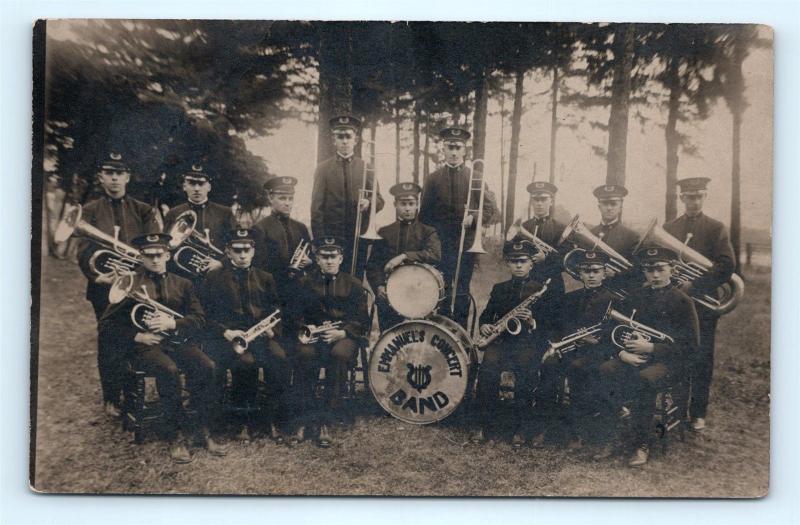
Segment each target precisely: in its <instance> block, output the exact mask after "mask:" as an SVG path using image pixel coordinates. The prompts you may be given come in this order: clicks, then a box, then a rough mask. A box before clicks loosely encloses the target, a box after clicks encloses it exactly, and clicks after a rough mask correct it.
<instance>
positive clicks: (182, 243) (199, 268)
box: [167, 210, 224, 276]
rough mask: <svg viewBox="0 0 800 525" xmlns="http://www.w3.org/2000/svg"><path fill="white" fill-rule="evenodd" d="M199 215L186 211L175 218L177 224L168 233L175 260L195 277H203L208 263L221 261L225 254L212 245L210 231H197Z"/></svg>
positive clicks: (182, 268) (176, 263) (178, 265)
mask: <svg viewBox="0 0 800 525" xmlns="http://www.w3.org/2000/svg"><path fill="white" fill-rule="evenodd" d="M196 226H197V214H196V213H195V212H194V210H186V211H185V212H183V213H181V214H180V215H178V216H177V217H176V218H175V223H174V224H173V225H172V226H171V227H170V229H169V231H168V232H167V233H168V234H169V235H170V237H172V239H171V240H170V242H169V248H170V250H175V253H174V255H173V259H174V260H175V265H176V266H177V267H178V268H180V269H181V270H183V271H185V272H188V273H190V274H193V275H198V276H199V275H202V274H203V272H205V271H206V268H207V266H208V263H209V262H211V261H212V260H219V259H220V258H221V257H222V256H223V255H224V253H223V252H222V250H220V249H219V248H217V247H216V246H214V245H213V244H212V243H211V236H210V235H209V230H208V229H206V231H205V232H204V233H199V232H198V231H197V227H196Z"/></svg>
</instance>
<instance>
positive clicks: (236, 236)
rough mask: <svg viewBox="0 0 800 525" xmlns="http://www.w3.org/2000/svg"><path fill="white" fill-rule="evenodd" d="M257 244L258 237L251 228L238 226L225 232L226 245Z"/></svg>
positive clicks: (247, 246)
mask: <svg viewBox="0 0 800 525" xmlns="http://www.w3.org/2000/svg"><path fill="white" fill-rule="evenodd" d="M255 245H256V238H255V235H253V230H251V229H248V228H237V229H235V230H230V231H229V232H228V233H226V234H225V246H227V247H228V248H249V247H251V246H255Z"/></svg>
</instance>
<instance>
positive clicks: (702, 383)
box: [664, 177, 736, 431]
mask: <svg viewBox="0 0 800 525" xmlns="http://www.w3.org/2000/svg"><path fill="white" fill-rule="evenodd" d="M710 180H711V179H709V178H706V177H693V178H689V179H682V180H679V181H678V186H679V187H680V199H681V202H682V203H683V206H684V210H685V212H684V214H683V215H681V216H680V217H678V218H677V219H675V220H673V221H670V222H668V223H665V224H664V229H665V230H666V231H667V232H669V233H670V234H671V235H672V236H673V237H675V238H677V239H679V240H680V241H683V242H685V243H686V244H687V246H689V247H690V248H692V249H694V250H697V251H698V252H700V254H702V255H705V256H706V257H708V258H709V259H711V261H712V262H713V263H714V267H713V269H712V270H711V271H710V272H708V274H707V275H704V276H703V277H700V278H698V279H695V280H694V281H693V282H692V283H691V284H690V285H686V286H684V287H682V288H681V289H682V290H683V291H684V292H686V293H687V294H688V293H691V294H693V295H694V294H695V293H696V292H700V293H706V294H709V295H712V296H713V295H714V292H715V290H716V288H717V287H718V286H719V285H721V284H723V283H725V282H727V281H728V280H729V279H730V278H731V275H732V274H733V270H734V266H735V261H736V259H735V258H734V255H733V247H732V246H731V242H730V239H729V237H728V230H727V228H726V227H725V225H723V224H722V223H721V222H719V221H717V220H714V219H712V218H711V217H708V216H706V215H704V214H703V204H704V203H705V200H706V195H707V191H708V190H707V186H708V182H709V181H710ZM697 313H698V316H699V318H700V346H699V347H698V351H697V353H696V354H695V355H694V359H693V362H692V366H691V371H690V374H691V385H692V387H691V390H692V400H691V403H690V407H689V411H690V413H691V417H692V428H693V429H694V430H697V431H701V430H703V429H704V428H705V426H706V410H707V408H708V392H709V389H710V388H711V377H712V373H713V370H714V337H715V334H716V331H717V319H719V314H717V313H715V312H714V311H712V310H710V309H708V308H706V307H704V306H698V307H697Z"/></svg>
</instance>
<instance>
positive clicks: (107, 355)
mask: <svg viewBox="0 0 800 525" xmlns="http://www.w3.org/2000/svg"><path fill="white" fill-rule="evenodd" d="M130 179H131V172H130V169H129V168H128V166H127V165H126V164H125V163H124V162H123V160H122V156H121V155H119V154H116V153H111V154H110V155H109V157H108V158H107V159H104V160H103V161H101V162H100V164H99V166H98V173H97V180H98V182H99V184H100V187H101V188H102V189H103V193H104V194H103V196H101V197H99V198H96V199H94V200H92V201H91V202H89V203H88V204H86V205H85V206H84V207H83V214H82V220H84V221H85V222H87V223H89V224H91V225H92V226H94V227H96V228H98V229H99V230H101V231H102V232H103V233H107V234H109V235H112V236H116V237H117V238H118V239H119V240H120V241H121V242H123V243H126V244H127V243H130V241H131V239H133V238H134V237H137V236H139V235H142V234H145V233H155V232H159V231H161V229H160V227H159V224H158V221H157V220H156V213H155V211H154V210H153V209H152V208H151V207H150V206H148V205H147V204H145V203H143V202H140V201H138V200H136V199H134V198H132V197H130V196H128V195H127V194H126V188H127V185H128V182H130ZM98 248H99V247H98V245H97V244H95V243H93V242H92V241H91V240H89V239H81V241H80V243H79V245H78V264H79V265H80V268H81V271H82V272H83V275H85V276H86V279H87V281H88V282H87V285H86V299H88V300H89V302H90V303H92V308H93V309H94V315H95V318H96V319H97V320H99V319H100V316H101V315H102V314H103V312H105V310H106V308H107V307H108V291H109V289H110V287H111V284H112V283H113V282H114V281H115V280H116V278H117V277H118V274H116V273H113V272H110V273H108V274H106V275H100V276H98V275H96V274H95V273H94V272H93V271H92V270H91V268H90V264H89V261H90V260H91V258H92V255H93V254H94V252H95V251H97V249H98ZM124 364H125V363H124V361H122V360H121V359H119V357H118V356H116V355H115V354H114V352H113V351H112V350H111V349H110V348H109V346H108V341H106V340H105V339H104V338H103V337H101V335H100V334H99V333H98V338H97V367H98V369H99V371H100V384H101V386H102V390H103V404H104V408H105V412H106V414H107V415H109V416H110V417H118V416H119V415H120V412H119V398H120V392H121V391H122V383H121V377H122V376H121V373H122V371H123V367H124Z"/></svg>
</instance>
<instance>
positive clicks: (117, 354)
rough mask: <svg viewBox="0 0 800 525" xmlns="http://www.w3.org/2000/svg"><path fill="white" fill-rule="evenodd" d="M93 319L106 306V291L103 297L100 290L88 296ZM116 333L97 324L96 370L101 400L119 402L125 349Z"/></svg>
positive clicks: (100, 313) (101, 312) (96, 317)
mask: <svg viewBox="0 0 800 525" xmlns="http://www.w3.org/2000/svg"><path fill="white" fill-rule="evenodd" d="M90 302H91V305H92V310H93V311H94V315H95V319H97V320H98V321H99V320H100V316H102V315H103V312H105V310H106V308H107V307H108V298H107V292H106V297H103V295H102V292H101V291H99V292H97V293H94V294H92V296H91V297H90ZM119 343H120V342H119V341H118V339H117V337H116V334H114V333H111V332H110V331H109V330H108V328H106V329H103V328H101V327H100V325H99V324H98V329H97V370H98V373H99V375H100V388H101V390H102V393H103V402H105V403H109V402H110V403H114V404H115V405H116V404H119V396H120V392H121V391H122V381H123V374H124V372H125V350H124V348H123V347H122V346H121V345H120V344H119Z"/></svg>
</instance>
